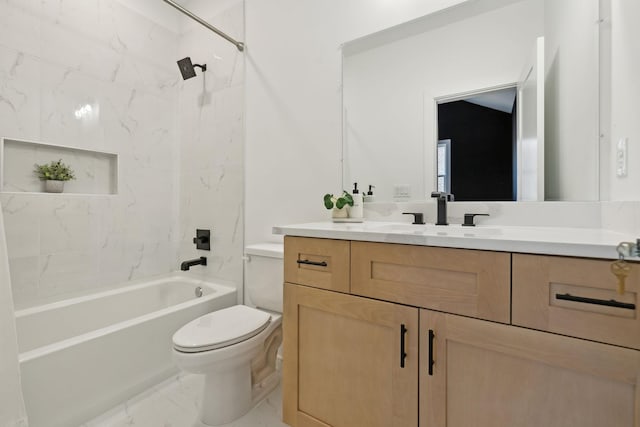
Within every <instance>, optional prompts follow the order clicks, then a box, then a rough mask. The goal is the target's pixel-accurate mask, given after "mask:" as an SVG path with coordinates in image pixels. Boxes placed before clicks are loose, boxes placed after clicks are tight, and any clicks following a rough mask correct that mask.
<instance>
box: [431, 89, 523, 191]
mask: <svg viewBox="0 0 640 427" xmlns="http://www.w3.org/2000/svg"><path fill="white" fill-rule="evenodd" d="M516 93H517V90H516V86H515V85H513V86H512V87H507V88H504V87H503V88H500V89H497V90H492V91H488V92H482V93H477V94H472V95H467V96H464V97H458V98H455V99H448V100H440V101H438V106H437V107H438V108H437V115H438V116H437V123H438V156H437V159H438V160H437V163H438V164H437V171H438V177H437V180H438V190H439V191H440V187H441V186H442V188H443V189H444V191H447V192H449V193H452V194H453V195H454V196H455V200H456V201H513V200H517V170H516V168H517V166H516V165H517V161H516V159H517V149H516V148H517V114H516V105H517V102H516Z"/></svg>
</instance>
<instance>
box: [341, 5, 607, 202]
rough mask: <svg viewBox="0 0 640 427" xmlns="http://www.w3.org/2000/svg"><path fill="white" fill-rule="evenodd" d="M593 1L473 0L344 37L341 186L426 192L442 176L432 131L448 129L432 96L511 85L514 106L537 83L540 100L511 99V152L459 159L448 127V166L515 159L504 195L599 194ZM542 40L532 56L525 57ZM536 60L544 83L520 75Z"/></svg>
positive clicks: (488, 166)
mask: <svg viewBox="0 0 640 427" xmlns="http://www.w3.org/2000/svg"><path fill="white" fill-rule="evenodd" d="M599 9H600V6H599V1H598V0H469V1H467V2H464V3H462V4H460V5H457V6H454V7H452V8H449V9H445V10H442V11H439V12H437V13H434V14H431V15H427V16H424V17H422V18H419V19H416V20H414V21H410V22H408V23H405V24H401V25H399V26H397V27H393V28H390V29H388V30H384V31H382V32H379V33H375V34H372V35H370V36H367V37H364V38H361V39H357V40H354V41H351V42H348V43H346V44H345V45H344V46H343V127H344V129H343V182H344V186H345V188H349V187H350V186H351V184H352V183H353V182H358V184H359V186H360V188H368V186H369V185H374V186H375V196H376V198H375V200H376V201H410V200H425V199H428V198H429V197H430V194H431V192H432V191H434V190H436V189H437V188H438V161H437V158H438V156H437V153H438V146H439V143H438V141H439V140H444V139H447V138H442V139H441V138H440V136H441V135H440V132H439V129H438V105H439V103H441V101H442V100H443V99H462V97H463V96H464V95H466V94H474V93H481V92H485V91H487V90H490V89H492V88H503V87H518V88H519V89H518V94H519V95H522V99H519V100H517V101H516V104H517V106H522V105H523V103H524V104H528V103H529V101H528V100H529V99H530V98H526V97H525V95H526V94H527V93H529V92H532V91H533V92H534V93H535V91H536V90H538V91H540V90H541V91H542V92H539V93H538V95H539V97H538V98H537V99H538V101H537V102H538V104H537V106H536V104H533V108H532V109H529V110H527V108H526V105H524V106H522V108H521V111H518V119H517V123H516V126H515V127H514V129H516V130H515V132H517V134H518V135H515V136H514V138H515V139H516V140H517V142H516V143H514V154H513V156H512V157H508V156H507V157H505V156H497V155H496V156H495V158H492V157H491V156H488V157H484V158H483V159H482V160H477V161H476V162H475V163H473V162H471V163H464V164H465V165H466V166H456V164H457V163H459V162H456V140H455V139H451V141H450V150H451V159H452V163H451V168H452V169H453V168H456V167H458V168H460V167H464V168H466V170H465V172H467V175H469V174H471V175H475V176H485V175H490V174H491V173H492V172H493V171H494V170H495V169H497V168H502V169H504V168H505V167H506V166H509V167H511V168H512V176H513V179H514V186H515V189H516V190H515V191H514V194H515V196H514V197H513V198H512V199H511V200H580V201H586V200H598V199H599V150H600V148H599V131H600V129H599V119H598V118H599V111H600V105H599V90H600V84H599V83H600V74H599V53H600V45H599V37H600V24H599V16H600V10H599ZM539 38H541V39H540V40H543V41H542V42H540V41H539V40H538V39H539ZM540 43H542V44H543V45H542V52H543V53H542V55H541V56H540V58H539V59H540V61H539V62H538V63H537V65H533V66H531V61H530V59H531V56H532V53H533V54H534V55H535V54H536V53H538V54H540V50H539V48H540ZM532 67H533V68H532ZM536 67H537V69H538V70H540V71H539V75H543V76H544V78H543V79H538V80H540V81H541V83H543V89H539V86H531V87H528V86H526V84H527V83H526V82H527V78H528V77H530V75H531V74H527V70H529V71H531V69H533V70H536ZM523 82H525V83H523ZM536 87H537V88H538V89H536ZM518 98H520V96H518ZM525 98H526V99H527V101H524V100H525ZM485 108H491V107H485ZM516 109H518V108H516ZM526 111H529V112H526ZM520 115H523V116H528V117H529V119H531V120H529V119H527V118H526V117H525V118H521V117H520ZM525 120H529V121H525ZM457 126H465V125H464V124H459V125H457ZM449 139H450V138H449ZM481 140H482V138H477V142H476V143H478V144H481V143H482V142H481ZM440 147H442V144H440ZM460 147H462V144H459V145H458V148H459V150H462V148H460ZM487 150H488V149H487ZM445 151H446V150H445ZM442 152H443V149H442V148H441V149H440V153H442ZM459 152H460V151H459ZM459 155H460V154H459ZM463 155H464V154H463ZM470 156H471V157H473V156H474V155H473V154H468V153H467V157H470ZM499 157H500V158H502V157H505V158H504V159H503V160H498V158H499ZM500 161H502V162H510V163H511V164H510V165H506V166H505V165H504V164H502V163H500V164H498V163H497V162H500ZM441 171H442V170H440V172H441ZM484 185H491V184H484ZM527 188H529V189H531V188H532V189H533V190H530V191H529V193H527V190H526V189H527ZM451 192H452V193H453V194H454V196H455V194H456V184H455V182H452V184H451ZM531 192H533V193H531ZM485 193H486V192H485ZM461 194H462V190H461ZM465 194H466V193H465ZM527 194H534V195H533V196H530V195H529V196H527ZM492 198H493V199H494V200H495V198H494V197H493V196H486V195H480V196H474V195H471V196H468V197H467V200H491V199H492Z"/></svg>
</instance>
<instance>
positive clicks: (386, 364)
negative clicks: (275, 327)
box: [283, 283, 418, 427]
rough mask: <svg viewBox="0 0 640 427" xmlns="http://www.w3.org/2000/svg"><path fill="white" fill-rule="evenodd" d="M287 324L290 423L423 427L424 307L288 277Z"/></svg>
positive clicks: (285, 415) (286, 403) (285, 383)
mask: <svg viewBox="0 0 640 427" xmlns="http://www.w3.org/2000/svg"><path fill="white" fill-rule="evenodd" d="M283 328H284V342H283V345H284V355H283V357H284V367H283V419H284V422H285V423H287V424H289V425H290V426H293V427H319V426H325V427H326V426H332V427H360V426H362V427H378V426H379V427H391V426H396V427H411V426H417V425H418V309H416V308H412V307H406V306H401V305H397V304H392V303H387V302H381V301H375V300H371V299H366V298H361V297H356V296H352V295H347V294H342V293H338V292H331V291H326V290H322V289H314V288H310V287H306V286H299V285H293V284H290V283H285V288H284V318H283ZM405 330H406V332H403V331H405ZM403 344H404V346H402V345H403ZM401 353H406V356H404V357H402V356H401Z"/></svg>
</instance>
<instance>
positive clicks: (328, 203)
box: [323, 190, 353, 218]
mask: <svg viewBox="0 0 640 427" xmlns="http://www.w3.org/2000/svg"><path fill="white" fill-rule="evenodd" d="M323 200H324V207H325V208H327V209H333V210H332V211H331V216H332V217H333V218H346V217H348V216H349V212H348V211H347V209H346V207H347V206H353V197H351V194H349V193H347V192H346V191H344V190H343V191H342V194H341V195H340V196H338V197H336V196H334V195H333V194H328V193H327V194H325V195H324V199H323Z"/></svg>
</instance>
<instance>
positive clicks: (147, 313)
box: [16, 276, 236, 427]
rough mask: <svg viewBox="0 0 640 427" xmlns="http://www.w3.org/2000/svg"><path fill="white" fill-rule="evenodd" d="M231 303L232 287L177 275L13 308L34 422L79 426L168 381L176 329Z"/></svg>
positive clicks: (34, 425) (43, 426) (38, 426)
mask: <svg viewBox="0 0 640 427" xmlns="http://www.w3.org/2000/svg"><path fill="white" fill-rule="evenodd" d="M196 287H202V290H203V295H202V296H201V297H196V295H195V289H196ZM234 304H236V290H235V289H234V288H232V287H229V286H223V285H220V284H215V283H209V282H202V281H199V280H193V279H188V278H183V277H175V276H173V277H166V278H162V279H157V280H153V281H148V282H146V283H139V284H135V285H129V286H125V287H121V288H117V289H113V290H109V291H105V292H100V293H96V294H92V295H88V296H82V297H77V298H72V299H68V300H65V301H59V302H55V303H51V304H46V305H42V306H38V307H31V308H26V309H22V310H18V311H16V328H17V330H18V347H19V352H20V354H19V359H20V370H21V373H22V388H23V393H24V398H25V403H26V406H27V414H28V416H29V425H30V426H31V427H74V426H78V425H80V424H82V423H83V422H85V421H87V420H89V419H91V418H93V417H95V416H97V415H99V414H101V413H102V412H104V411H106V410H108V409H110V408H112V407H114V406H116V405H118V404H120V403H123V402H124V401H125V400H127V399H128V398H130V397H132V396H134V395H135V394H138V393H140V392H142V391H144V390H146V389H148V388H149V387H151V386H152V385H154V384H157V383H158V382H160V381H162V380H164V379H166V378H167V377H169V376H171V375H172V374H174V373H176V372H177V368H176V367H175V365H174V363H173V362H172V360H171V337H172V335H173V333H174V332H175V331H176V330H178V329H179V328H180V327H181V326H182V325H184V324H185V323H187V322H188V321H190V320H192V319H194V318H196V317H198V316H201V315H202V314H205V313H208V312H211V311H214V310H218V309H221V308H224V307H229V306H231V305H234Z"/></svg>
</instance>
